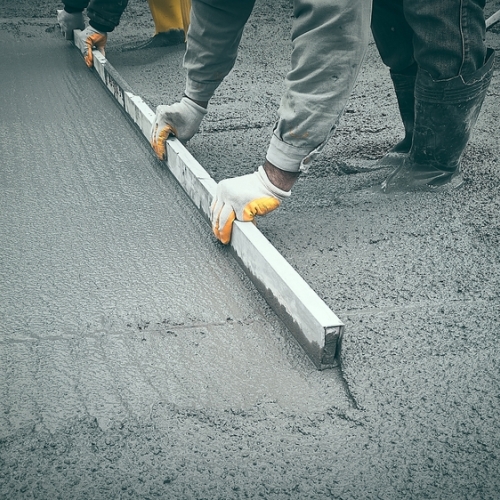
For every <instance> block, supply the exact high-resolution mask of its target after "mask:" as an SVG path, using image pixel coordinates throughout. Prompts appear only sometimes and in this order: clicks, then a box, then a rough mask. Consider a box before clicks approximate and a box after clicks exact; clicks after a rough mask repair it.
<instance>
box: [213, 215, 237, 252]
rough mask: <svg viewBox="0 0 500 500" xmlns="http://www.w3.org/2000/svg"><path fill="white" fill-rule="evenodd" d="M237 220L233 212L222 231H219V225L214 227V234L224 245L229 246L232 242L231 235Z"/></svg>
mask: <svg viewBox="0 0 500 500" xmlns="http://www.w3.org/2000/svg"><path fill="white" fill-rule="evenodd" d="M235 219H236V214H235V213H234V211H233V212H231V215H230V216H229V217H228V218H227V221H226V223H225V224H224V227H223V228H222V229H221V230H219V228H218V224H216V225H215V226H214V234H215V236H216V237H217V239H218V240H219V241H220V242H221V243H222V244H223V245H227V244H228V243H229V242H230V241H231V235H232V232H233V222H234V220H235ZM216 231H217V233H216Z"/></svg>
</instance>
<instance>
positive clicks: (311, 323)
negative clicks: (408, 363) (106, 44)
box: [74, 30, 344, 369]
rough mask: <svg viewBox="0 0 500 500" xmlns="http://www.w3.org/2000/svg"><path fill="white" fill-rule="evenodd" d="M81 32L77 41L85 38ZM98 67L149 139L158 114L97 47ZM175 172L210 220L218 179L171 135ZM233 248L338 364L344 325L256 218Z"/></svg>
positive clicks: (320, 351) (279, 310) (305, 338)
mask: <svg viewBox="0 0 500 500" xmlns="http://www.w3.org/2000/svg"><path fill="white" fill-rule="evenodd" d="M80 33H81V32H80V31H79V30H75V32H74V35H75V36H74V42H75V45H76V46H77V47H78V48H79V49H80V51H83V49H84V45H85V44H84V41H83V40H82V39H81V37H80V36H79V34H80ZM93 54H94V67H95V70H96V71H97V73H98V74H99V76H100V79H101V80H102V82H103V83H104V84H105V86H106V87H107V89H108V90H109V91H110V92H111V94H112V95H113V96H114V98H115V100H116V101H117V102H118V103H119V104H120V106H121V107H122V108H124V110H125V112H126V113H127V114H128V115H129V116H130V118H131V119H132V120H133V121H134V123H135V124H136V125H137V127H138V128H139V129H140V130H141V131H142V133H143V134H144V136H145V137H146V139H147V140H148V142H149V136H150V130H151V127H152V124H153V122H154V117H155V113H154V112H153V111H152V110H151V109H150V108H149V106H148V105H147V104H146V103H145V102H144V101H143V100H142V98H141V97H139V96H138V95H135V94H134V93H133V92H131V91H130V89H129V88H128V85H127V84H126V82H125V81H123V79H122V78H121V76H120V75H119V74H118V73H117V72H116V70H115V69H114V68H113V67H112V66H111V64H110V63H109V61H107V60H106V58H105V57H104V56H103V55H102V54H101V53H100V52H98V51H97V50H94V52H93ZM166 163H167V165H168V168H169V170H170V172H171V173H172V174H173V175H174V177H175V178H176V179H177V181H178V182H179V184H180V185H181V186H182V188H183V189H184V190H185V191H186V193H187V194H188V196H189V197H190V198H191V200H192V201H193V203H194V204H195V205H196V207H198V209H199V210H200V211H201V212H202V214H203V215H204V216H205V218H206V219H207V220H209V214H210V204H211V202H212V198H213V196H214V194H215V189H216V183H215V181H214V180H213V179H212V178H211V177H210V175H209V174H208V172H207V171H206V170H205V169H204V168H203V167H202V166H201V165H200V164H199V163H198V162H197V161H196V159H195V158H194V157H193V156H192V155H191V154H190V153H189V152H188V151H187V149H186V148H185V147H184V146H183V144H182V143H181V142H180V141H179V140H178V139H176V138H175V137H171V138H169V139H168V140H167V161H166ZM230 245H231V249H232V251H233V254H234V256H235V257H236V260H237V261H238V262H239V263H240V265H241V266H242V267H243V269H244V270H245V272H246V273H247V274H248V275H249V277H250V279H251V280H252V281H253V283H254V284H255V286H256V287H257V289H258V290H259V291H260V293H261V294H262V295H263V296H264V298H265V299H266V301H267V302H268V303H269V305H270V306H271V307H272V309H273V310H274V312H275V313H276V314H277V316H278V317H279V318H280V319H281V320H282V321H283V323H284V324H285V325H286V326H287V328H288V329H289V330H290V332H291V333H292V334H293V335H294V337H295V338H296V340H297V341H298V342H299V344H300V345H301V346H302V348H303V349H304V350H305V351H306V353H307V354H308V355H309V357H310V358H311V360H312V361H313V363H314V364H315V365H316V367H317V368H318V369H324V368H329V367H332V366H335V365H336V364H337V354H338V349H339V346H340V340H341V337H342V334H343V331H344V324H343V323H342V322H341V321H340V320H339V318H338V317H337V316H336V315H335V314H334V313H333V312H332V311H331V309H330V308H329V307H328V306H327V305H326V304H325V302H324V301H323V300H322V299H321V298H320V297H319V296H318V295H317V294H316V293H315V292H314V290H313V289H312V288H311V287H310V286H309V285H308V284H307V283H306V282H305V281H304V280H303V278H302V277H301V276H300V275H299V274H298V273H297V272H296V271H295V270H294V269H293V268H292V266H291V265H290V264H289V263H288V262H287V261H286V260H285V259H284V257H283V256H282V255H281V254H280V253H279V252H278V251H277V250H276V249H275V248H274V246H273V245H272V244H271V243H270V242H269V240H267V239H266V238H265V237H264V235H263V234H262V233H261V232H260V231H259V230H258V229H257V228H256V227H255V225H254V224H252V223H251V222H239V221H235V223H234V227H233V234H232V238H231V243H230Z"/></svg>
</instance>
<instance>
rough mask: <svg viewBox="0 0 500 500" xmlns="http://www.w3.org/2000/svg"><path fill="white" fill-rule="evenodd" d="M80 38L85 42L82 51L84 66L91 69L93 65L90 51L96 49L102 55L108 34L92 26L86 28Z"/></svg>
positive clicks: (92, 56)
mask: <svg viewBox="0 0 500 500" xmlns="http://www.w3.org/2000/svg"><path fill="white" fill-rule="evenodd" d="M80 37H81V38H82V40H83V41H84V42H85V47H84V49H83V51H82V53H83V58H84V59H85V64H86V65H87V66H88V67H89V68H91V67H92V66H93V65H94V55H93V54H92V50H93V49H94V48H96V49H97V50H98V51H99V52H100V53H101V54H102V55H104V49H105V47H106V42H107V40H108V34H107V33H106V32H104V31H98V30H96V29H95V28H92V26H87V27H86V28H85V29H84V30H83V31H82V32H81V33H80Z"/></svg>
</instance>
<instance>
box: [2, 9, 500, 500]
mask: <svg viewBox="0 0 500 500" xmlns="http://www.w3.org/2000/svg"><path fill="white" fill-rule="evenodd" d="M59 7H60V6H59V5H58V4H57V2H55V1H52V0H50V1H45V2H38V3H36V4H35V5H33V2H27V1H26V0H22V1H17V2H9V3H3V4H2V5H1V6H0V18H2V19H1V22H2V31H1V41H2V47H5V48H6V49H8V50H5V49H3V50H2V54H1V55H0V58H1V60H2V68H3V70H2V72H1V73H0V75H1V76H0V81H1V87H0V88H1V89H2V90H1V92H0V100H1V103H0V109H1V110H2V111H1V118H0V127H1V133H0V147H1V151H2V156H3V160H2V167H1V170H0V172H1V183H0V189H1V190H2V191H1V192H2V196H1V200H0V202H1V215H0V228H1V233H2V253H1V262H0V263H1V268H0V272H1V273H2V276H1V285H0V286H1V288H0V294H1V295H0V299H1V302H0V303H1V327H0V328H1V331H2V338H1V340H0V346H1V348H0V359H1V361H0V366H1V370H2V371H1V373H2V378H1V380H0V391H1V392H0V394H1V396H0V408H1V414H0V418H1V420H0V431H1V441H0V443H1V444H0V460H1V462H0V463H1V468H0V497H1V498H6V499H25V498H36V499H42V498H43V499H45V498H46V499H53V498H62V499H66V498H75V499H88V498H93V499H94V498H95V499H101V498H102V499H109V498H181V499H184V498H186V499H191V498H193V499H203V498H207V499H214V498H221V499H233V498H234V499H237V498H267V499H285V498H293V499H304V498H310V499H326V498H338V499H346V500H347V499H375V498H380V499H399V498H412V499H413V498H414V499H423V498H432V499H496V498H498V496H499V493H498V492H499V491H500V477H499V473H498V470H500V424H499V419H500V381H499V377H500V375H499V373H500V371H499V359H500V352H499V351H500V348H499V347H498V335H499V330H500V324H499V317H500V312H499V311H500V298H499V291H500V261H499V252H500V250H499V248H500V246H499V243H500V211H499V208H500V194H499V187H500V170H499V168H500V166H499V160H498V157H499V152H500V147H499V144H498V141H499V132H498V123H499V102H498V95H499V91H500V77H499V75H498V74H496V75H495V76H494V78H493V82H492V85H491V87H490V89H489V92H488V95H487V97H486V101H485V104H484V107H483V111H482V113H481V116H480V118H479V121H478V124H477V126H476V129H475V133H474V136H473V138H472V140H471V143H470V145H469V147H468V149H467V152H466V155H465V157H464V161H463V171H464V175H465V178H466V181H467V182H466V184H465V186H464V187H463V188H462V189H460V190H457V191H455V192H444V193H419V194H402V193H400V194H395V195H391V196H386V195H382V194H380V193H378V192H377V191H376V190H374V189H373V187H374V186H377V185H378V184H379V183H380V181H381V180H382V179H383V178H384V176H385V175H386V173H387V172H386V171H383V170H382V171H366V170H367V169H366V167H367V166H370V165H371V162H372V161H373V160H374V159H376V158H378V157H380V156H381V155H382V154H383V152H384V151H385V150H386V149H387V148H388V147H390V146H391V144H393V143H394V142H395V141H397V140H398V138H399V137H400V136H401V125H400V121H399V118H398V113H397V108H396V102H395V98H394V95H393V92H392V89H391V84H390V81H389V78H388V75H387V71H386V70H385V68H384V67H383V66H382V64H381V62H380V60H379V58H378V55H377V53H376V49H375V47H374V46H373V44H372V45H370V48H369V53H368V56H367V60H366V63H365V66H364V68H363V71H362V73H361V75H360V78H359V81H358V84H357V86H356V89H355V91H354V93H353V96H352V98H351V100H350V102H349V104H348V106H347V112H346V114H345V116H344V118H343V120H342V122H341V124H340V126H339V128H338V130H337V133H336V135H335V137H334V138H333V139H332V140H331V141H330V143H329V146H328V148H327V149H326V151H325V152H324V154H323V156H322V158H321V160H320V161H318V163H317V164H316V165H315V166H314V168H313V169H312V170H311V171H310V173H309V174H308V175H305V176H303V177H302V178H301V179H300V180H299V182H298V184H297V186H296V188H295V189H294V193H293V196H292V197H291V199H290V200H288V201H287V202H286V203H285V204H284V206H282V208H281V209H280V210H279V211H277V212H275V213H274V214H272V215H270V216H269V217H267V218H264V219H261V220H260V221H259V227H260V229H261V230H262V231H263V233H264V234H265V235H266V236H267V237H268V238H269V239H270V240H271V242H272V243H273V244H274V245H275V246H276V247H277V248H278V250H279V251H280V252H281V253H282V254H283V255H284V256H285V257H286V258H287V259H288V260H289V262H290V263H291V264H292V265H293V266H294V267H295V268H296V269H297V270H298V271H299V273H300V274H301V275H302V276H303V277H304V278H305V279H306V281H308V283H309V284H310V285H311V286H312V287H313V288H314V289H315V290H316V291H317V292H318V293H319V295H320V296H321V297H322V298H323V299H324V300H325V301H326V302H327V303H328V305H329V306H330V307H331V308H332V309H333V310H334V311H335V312H336V314H338V315H339V317H340V318H341V319H342V320H343V321H344V322H345V323H346V333H345V337H344V342H343V346H342V356H341V361H342V366H341V370H329V371H326V372H317V371H316V370H315V369H314V368H313V366H312V365H311V364H310V362H309V361H308V360H307V358H305V356H304V355H303V353H302V352H301V351H300V349H299V348H298V347H297V346H296V345H295V344H294V342H293V340H292V339H291V338H290V336H289V335H288V334H287V332H286V331H284V330H283V328H282V327H281V325H280V324H279V322H278V321H277V320H276V318H274V316H273V315H272V313H271V312H270V311H269V309H268V308H267V306H266V305H265V303H264V302H263V301H262V299H261V298H260V297H259V296H258V294H257V293H256V292H255V291H254V290H253V288H252V286H251V284H250V283H249V282H248V280H247V279H246V278H245V277H244V276H243V275H242V273H241V272H240V271H239V270H238V268H237V266H236V265H235V264H234V263H233V262H232V260H231V258H230V257H229V256H228V254H227V252H226V251H225V250H224V249H223V248H221V247H220V245H217V244H216V243H215V242H214V240H213V238H212V237H211V235H210V234H209V228H208V226H206V225H205V223H204V222H203V220H202V219H201V217H199V216H198V214H197V213H196V211H195V210H194V209H192V207H190V205H189V202H188V201H187V200H186V199H185V197H184V196H183V194H182V192H181V191H180V189H179V188H177V187H176V186H175V184H174V183H173V182H172V181H171V179H170V178H169V176H168V175H166V173H165V172H164V171H163V170H162V169H161V166H160V165H159V164H158V162H156V160H155V159H154V158H153V157H152V155H151V153H150V151H149V150H148V146H147V145H146V144H145V142H144V140H143V139H142V138H141V137H139V135H137V134H135V133H134V132H133V129H132V126H131V125H130V123H129V122H128V121H127V120H126V119H125V117H124V116H123V114H122V113H121V112H120V111H119V110H118V108H117V107H116V106H114V105H112V102H111V100H110V99H111V98H110V97H109V95H107V94H106V93H105V91H104V90H103V89H102V87H101V86H100V84H99V82H98V81H97V79H95V78H94V77H93V76H92V74H91V72H89V71H88V70H87V69H86V68H85V67H84V66H83V61H81V59H80V56H79V55H78V54H77V53H76V52H75V49H74V48H73V47H72V46H71V45H70V44H69V43H68V42H66V41H64V40H63V39H62V37H61V36H60V33H59V32H58V29H55V22H54V17H53V14H54V12H55V10H56V8H59ZM499 8H500V1H498V0H496V1H487V5H486V13H487V15H489V14H491V13H493V12H495V11H496V10H498V9H499ZM290 15H291V9H290V3H289V2H288V1H285V2H281V3H279V4H276V3H275V2H269V1H264V0H261V1H260V2H258V3H257V6H256V9H255V11H254V14H253V15H252V18H251V19H250V21H249V23H248V26H247V29H246V31H245V35H244V38H243V41H242V45H241V51H240V56H239V59H238V62H237V65H236V67H235V69H234V71H233V72H232V74H231V75H230V76H229V77H228V79H227V80H226V81H225V82H224V83H223V85H222V86H221V87H220V89H219V91H218V92H217V95H216V96H215V97H214V99H213V101H212V103H211V105H210V113H209V115H208V116H207V117H206V120H205V121H204V123H203V127H202V130H201V132H200V134H199V135H197V136H196V137H195V138H194V139H193V140H192V141H191V142H190V144H189V145H188V147H189V149H190V151H191V152H192V154H193V155H194V156H195V157H196V158H197V159H198V160H199V161H200V162H201V163H202V165H203V166H204V167H205V168H206V169H207V170H208V171H209V173H210V174H211V175H212V176H213V177H214V178H215V179H216V180H220V179H222V178H224V177H226V176H231V175H239V174H242V173H246V172H249V171H251V170H253V168H255V167H256V166H257V165H258V164H260V163H261V162H262V159H263V155H264V154H265V150H266V146H267V141H268V139H269V136H270V133H271V128H272V124H273V122H274V120H275V118H276V112H277V106H278V103H279V96H280V93H281V82H282V78H283V76H284V74H285V73H286V71H287V69H288V57H289V50H290V47H289V41H288V39H289V27H290V21H291V19H290ZM34 16H39V17H34ZM152 31H153V25H152V21H151V17H150V14H149V10H148V7H147V4H146V3H145V2H140V1H139V0H131V1H130V5H129V7H128V9H127V11H126V13H125V15H124V17H123V20H122V23H121V25H120V27H119V28H118V29H117V30H116V31H115V32H113V34H111V35H110V37H109V42H108V50H107V57H108V59H109V60H110V61H111V63H112V64H113V65H114V66H115V68H117V69H118V71H119V72H120V74H121V75H122V76H123V77H124V78H125V80H127V81H128V83H129V84H130V85H131V87H132V88H133V89H134V90H135V91H136V93H138V94H139V95H141V96H142V97H143V98H144V99H145V100H146V101H147V102H148V103H149V104H150V105H151V107H153V108H154V107H155V106H156V105H157V104H161V103H169V102H172V101H174V100H177V99H178V98H179V97H180V95H181V93H182V90H183V82H184V74H183V71H182V68H181V61H182V51H183V47H182V46H180V47H175V48H169V49H148V50H142V51H134V50H129V49H130V48H131V47H133V46H134V45H135V44H138V43H140V42H142V41H144V40H146V39H147V38H148V37H149V36H150V35H151V33H152ZM487 40H488V44H489V45H490V46H492V47H493V48H495V49H497V50H498V49H500V47H499V45H500V29H499V27H498V26H497V27H494V28H493V29H492V30H491V31H489V32H488V36H487ZM47 51H52V52H51V53H52V54H53V57H51V58H50V57H49V58H47V57H46V56H45V58H44V54H46V53H47ZM37 60H38V63H37V62H36V61H37ZM26 62H28V64H26ZM44 82H48V83H44ZM39 88H41V89H42V92H41V93H39V91H38V90H37V89H39ZM71 89H73V92H71V91H70V90H71ZM60 92H63V93H64V98H62V97H61V95H60ZM44 96H45V97H44ZM30 97H32V98H33V99H32V101H30V99H29V98H30ZM16 113H17V117H16V119H15V120H14V119H13V118H14V116H15V114H16ZM44 113H45V114H46V115H47V116H48V117H49V118H47V117H46V115H45V114H44ZM68 119H70V120H71V122H72V127H70V126H68ZM61 122H62V124H64V127H63V126H61ZM71 151H77V152H78V154H76V155H73V156H71V160H68V159H67V158H66V157H64V155H68V154H70V153H71ZM61 155H62V156H63V157H61ZM30 235H31V236H30ZM33 235H35V236H36V238H35V239H33V237H32V236H33ZM193 249H195V250H194V252H193ZM177 268H179V269H180V272H179V273H176V272H175V271H176V270H177ZM180 278H182V280H181V279H180ZM183 280H185V281H183ZM170 281H173V282H170ZM198 283H200V285H199V286H198ZM229 318H230V319H229Z"/></svg>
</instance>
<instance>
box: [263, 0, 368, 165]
mask: <svg viewBox="0 0 500 500" xmlns="http://www.w3.org/2000/svg"><path fill="white" fill-rule="evenodd" d="M294 14H295V18H294V21H293V27H292V41H293V52H292V69H291V71H290V72H289V73H288V75H287V77H286V79H285V87H286V90H285V93H284V95H283V97H282V99H281V106H280V110H279V121H278V123H277V124H276V127H275V129H274V133H273V136H272V138H271V143H270V146H269V150H268V152H267V159H268V161H270V162H271V163H272V164H274V165H276V166H277V167H279V168H281V169H282V170H287V171H291V172H293V171H298V170H301V171H307V170H308V168H309V166H310V164H311V162H312V161H313V160H314V158H315V157H316V156H318V155H319V154H320V153H321V151H322V149H323V146H324V145H325V144H326V142H327V141H328V139H329V138H330V137H331V135H332V134H333V132H334V130H335V128H336V126H337V124H338V121H339V119H340V117H341V116H342V113H343V111H344V108H345V105H346V103H347V100H348V98H349V96H350V94H351V92H352V89H353V87H354V84H355V82H356V78H357V75H358V72H359V69H360V67H361V63H362V61H363V58H364V55H365V52H366V48H367V46H368V40H369V35H370V16H371V1H370V0H309V1H298V0H297V1H295V9H294Z"/></svg>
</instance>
